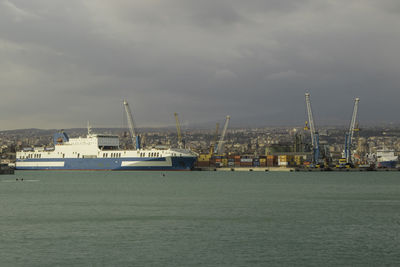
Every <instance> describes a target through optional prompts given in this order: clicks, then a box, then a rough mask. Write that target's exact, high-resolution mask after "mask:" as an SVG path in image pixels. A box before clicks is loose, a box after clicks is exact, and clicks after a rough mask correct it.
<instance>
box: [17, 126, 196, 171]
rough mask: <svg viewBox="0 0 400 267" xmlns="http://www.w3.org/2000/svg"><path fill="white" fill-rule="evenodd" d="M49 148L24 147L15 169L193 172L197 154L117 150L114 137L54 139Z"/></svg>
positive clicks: (169, 150) (57, 136)
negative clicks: (52, 144)
mask: <svg viewBox="0 0 400 267" xmlns="http://www.w3.org/2000/svg"><path fill="white" fill-rule="evenodd" d="M53 142H54V146H53V147H50V148H43V147H40V148H27V149H23V150H22V151H18V152H17V153H16V164H15V169H16V170H115V171H117V170H118V171H124V170H127V171H128V170H162V171H164V170H165V171H166V170H176V171H180V170H186V171H187V170H192V169H193V167H194V164H195V162H196V159H197V154H196V153H195V152H193V151H191V150H190V149H179V148H177V149H173V148H165V149H160V148H152V149H135V150H123V149H120V145H119V137H118V136H116V135H101V134H92V133H91V130H90V128H88V134H87V136H86V137H79V138H69V137H68V135H67V133H65V132H64V131H61V132H58V133H55V134H54V136H53Z"/></svg>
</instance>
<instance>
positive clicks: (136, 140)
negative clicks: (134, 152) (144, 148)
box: [124, 99, 140, 149]
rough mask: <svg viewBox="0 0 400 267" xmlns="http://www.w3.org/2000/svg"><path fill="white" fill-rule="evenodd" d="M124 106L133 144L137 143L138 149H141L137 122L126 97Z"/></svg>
mask: <svg viewBox="0 0 400 267" xmlns="http://www.w3.org/2000/svg"><path fill="white" fill-rule="evenodd" d="M124 108H125V113H126V118H127V121H128V126H129V132H130V134H131V138H132V144H136V149H140V141H139V136H137V135H136V131H135V123H134V122H133V116H132V112H131V109H130V108H129V104H128V101H126V100H125V99H124Z"/></svg>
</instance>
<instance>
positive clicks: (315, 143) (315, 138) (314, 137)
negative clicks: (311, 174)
mask: <svg viewBox="0 0 400 267" xmlns="http://www.w3.org/2000/svg"><path fill="white" fill-rule="evenodd" d="M306 105H307V114H308V125H307V123H306V127H304V129H306V130H307V129H308V130H310V134H311V145H312V149H313V160H312V163H313V165H314V166H315V165H316V164H318V163H319V156H320V149H319V134H318V132H317V131H316V130H315V125H314V118H313V114H312V109H311V99H310V93H306Z"/></svg>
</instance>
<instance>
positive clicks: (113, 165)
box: [16, 157, 196, 171]
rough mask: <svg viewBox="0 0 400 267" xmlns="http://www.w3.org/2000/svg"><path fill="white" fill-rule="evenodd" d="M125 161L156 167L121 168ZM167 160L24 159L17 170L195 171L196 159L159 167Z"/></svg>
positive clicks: (177, 159) (180, 158) (175, 158)
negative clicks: (33, 163)
mask: <svg viewBox="0 0 400 267" xmlns="http://www.w3.org/2000/svg"><path fill="white" fill-rule="evenodd" d="M123 161H143V162H152V163H153V162H154V166H124V167H121V163H122V162H123ZM165 161H166V159H165V158H149V159H146V158H94V159H91V158H85V159H82V158H81V159H70V158H62V159H24V160H19V159H18V160H17V164H16V165H17V166H16V170H115V171H119V170H121V171H123V170H126V171H130V170H132V171H134V170H149V171H151V170H191V169H193V166H194V163H195V161H196V158H194V157H193V158H189V157H172V158H171V161H172V166H162V165H160V166H157V162H160V163H163V162H165ZM18 162H64V166H63V167H57V166H54V167H51V166H43V167H28V166H18Z"/></svg>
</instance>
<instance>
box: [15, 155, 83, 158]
mask: <svg viewBox="0 0 400 267" xmlns="http://www.w3.org/2000/svg"><path fill="white" fill-rule="evenodd" d="M78 155H79V154H78ZM62 157H63V158H64V157H65V154H62ZM19 158H20V159H41V158H42V154H28V155H27V156H19Z"/></svg>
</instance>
